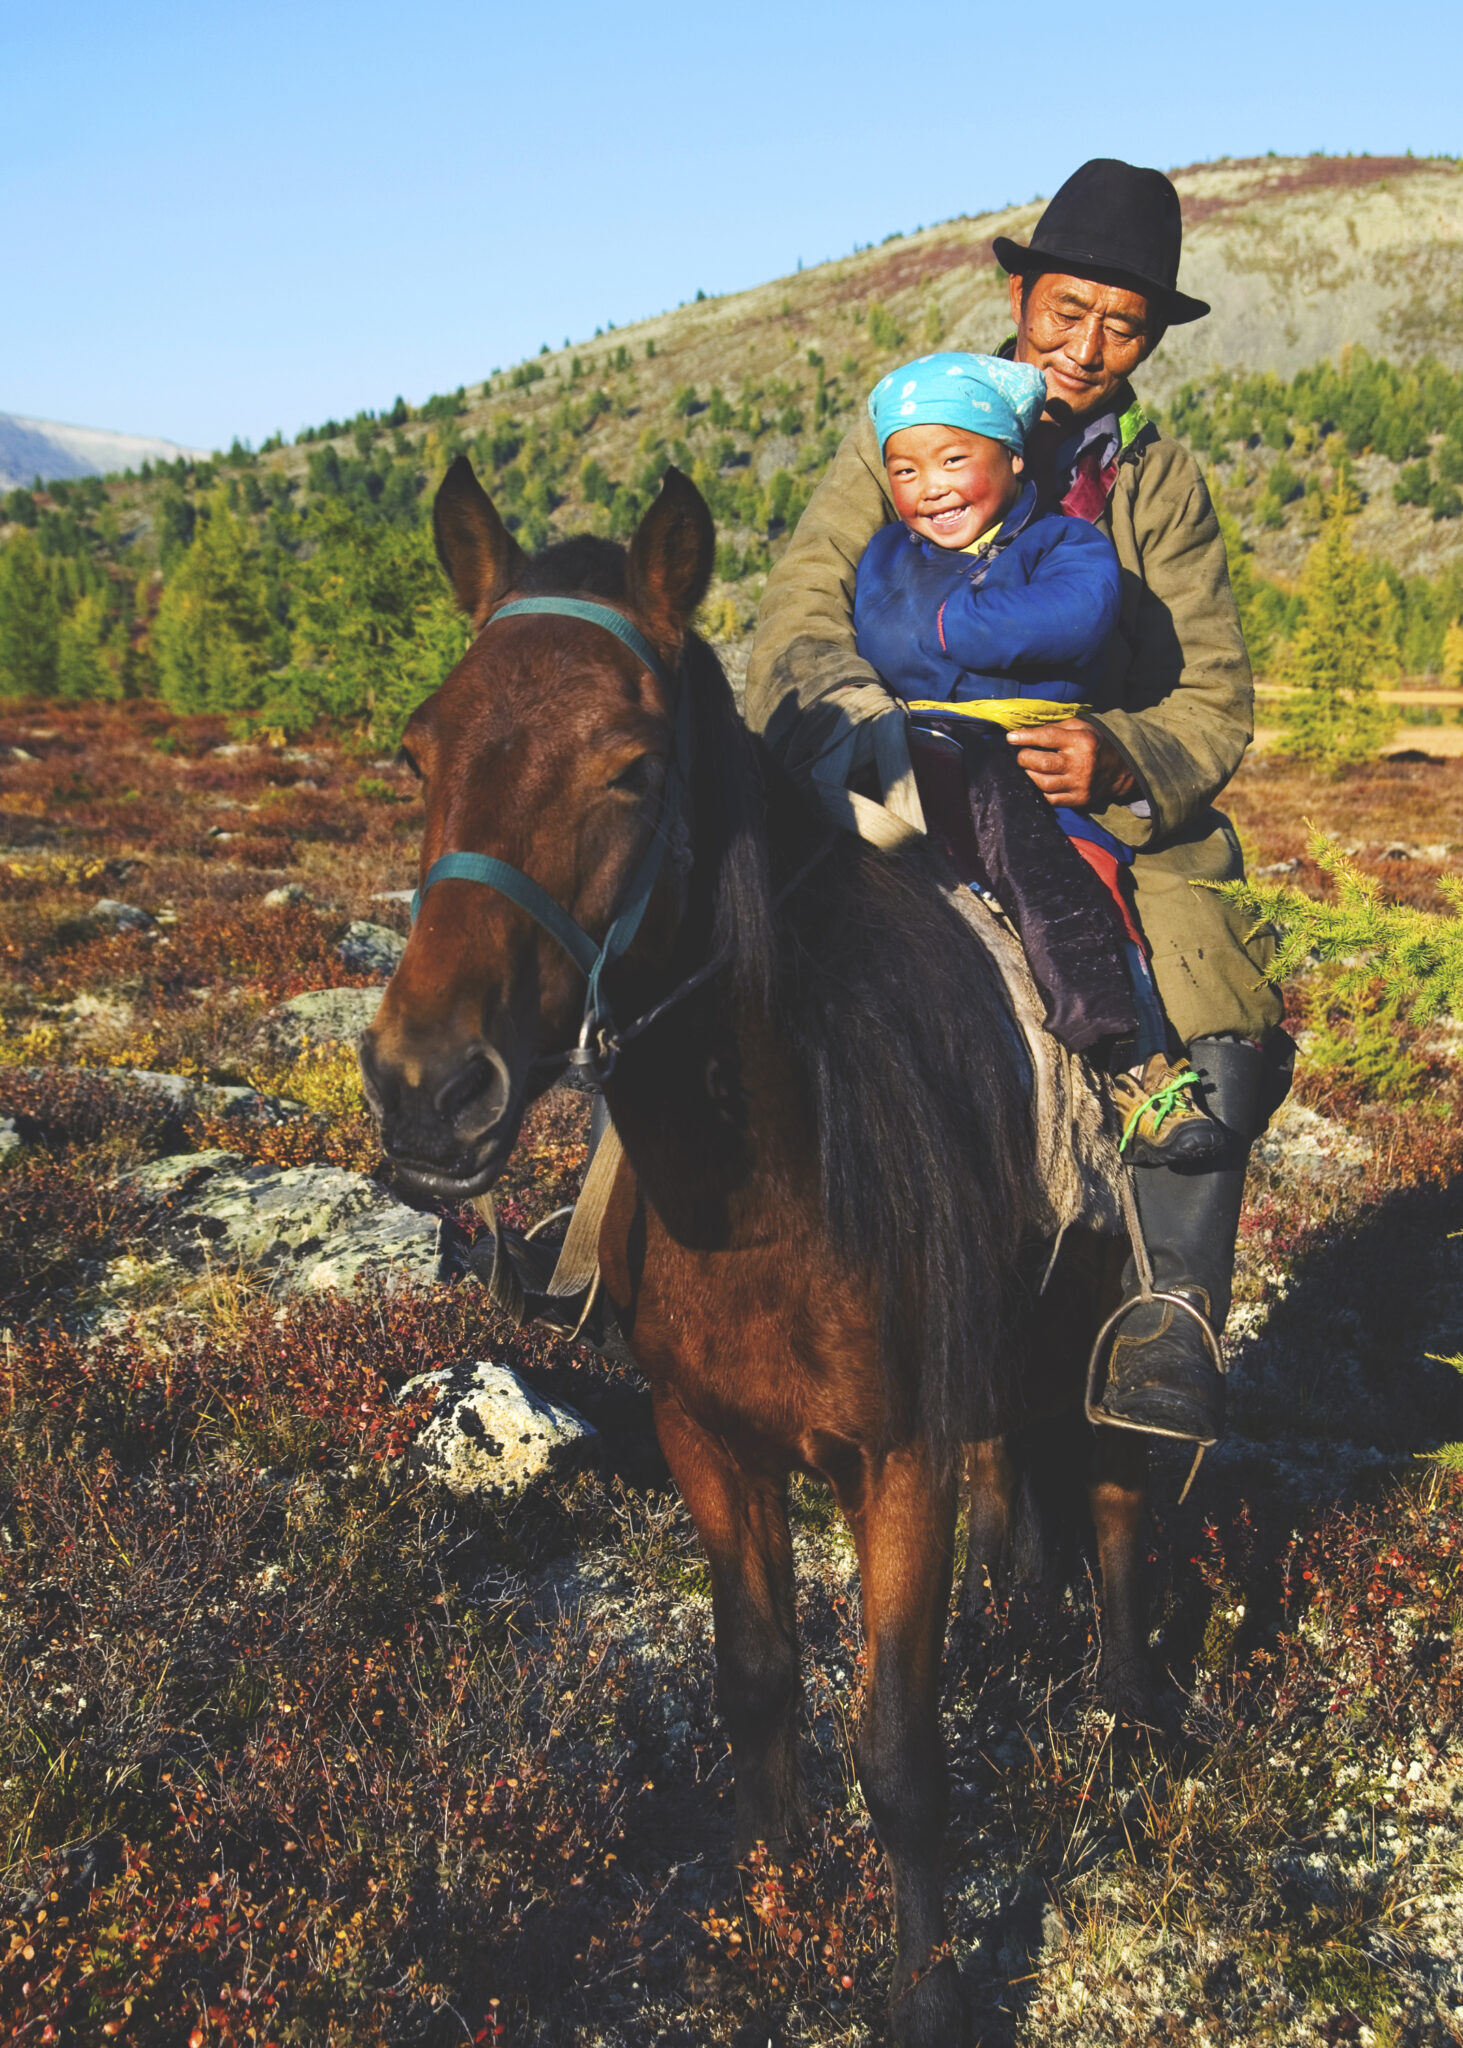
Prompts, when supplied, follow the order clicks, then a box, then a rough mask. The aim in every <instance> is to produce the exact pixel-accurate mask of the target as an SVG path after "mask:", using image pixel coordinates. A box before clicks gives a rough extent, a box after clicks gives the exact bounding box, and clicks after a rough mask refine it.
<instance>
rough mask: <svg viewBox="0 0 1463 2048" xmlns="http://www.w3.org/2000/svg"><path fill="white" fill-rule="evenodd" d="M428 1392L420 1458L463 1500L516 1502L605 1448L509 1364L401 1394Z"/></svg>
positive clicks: (444, 1374) (429, 1377)
mask: <svg viewBox="0 0 1463 2048" xmlns="http://www.w3.org/2000/svg"><path fill="white" fill-rule="evenodd" d="M423 1389H429V1390H430V1391H431V1392H432V1393H433V1394H434V1396H435V1401H434V1405H433V1409H432V1413H431V1416H430V1417H429V1419H428V1421H427V1423H426V1424H425V1426H424V1427H423V1429H422V1432H421V1434H420V1435H419V1436H418V1438H417V1441H416V1448H415V1456H416V1458H417V1460H418V1461H419V1462H420V1464H421V1465H422V1466H423V1468H424V1469H425V1470H426V1471H428V1472H430V1473H431V1474H432V1475H433V1476H434V1477H435V1478H437V1479H438V1480H439V1481H440V1482H441V1484H442V1485H443V1486H445V1487H446V1489H447V1491H448V1492H449V1493H452V1494H456V1495H457V1496H458V1497H459V1499H464V1498H469V1497H476V1498H478V1499H482V1500H492V1501H506V1500H511V1499H512V1498H513V1497H514V1496H515V1495H517V1494H520V1493H522V1492H523V1491H524V1490H525V1488H527V1487H530V1486H532V1485H533V1484H534V1483H535V1482H536V1481H538V1480H540V1479H546V1478H549V1477H551V1476H553V1475H555V1474H557V1473H561V1472H565V1471H569V1470H572V1469H573V1468H574V1467H575V1466H577V1465H579V1464H581V1463H583V1462H584V1460H585V1459H587V1458H589V1457H592V1456H593V1455H594V1453H595V1451H596V1450H597V1449H598V1445H599V1432H598V1430H596V1429H595V1428H594V1427H593V1425H592V1424H590V1423H588V1422H586V1421H585V1419H584V1417H583V1416H582V1415H580V1414H579V1413H578V1412H577V1411H576V1410H575V1409H573V1408H568V1407H564V1406H561V1405H560V1403H558V1402H557V1401H546V1400H545V1399H544V1398H543V1396H542V1395H541V1394H535V1393H534V1391H533V1389H532V1388H531V1387H528V1386H525V1385H524V1383H523V1381H522V1380H521V1379H519V1377H518V1375H517V1373H515V1372H510V1371H509V1369H508V1367H507V1366H506V1365H493V1364H490V1363H489V1362H488V1361H486V1360H480V1361H478V1362H477V1363H476V1364H470V1365H460V1366H450V1367H447V1368H446V1369H444V1370H443V1371H441V1372H428V1373H422V1374H420V1375H419V1376H418V1377H417V1378H416V1379H413V1380H408V1381H407V1383H406V1385H405V1386H404V1387H403V1388H402V1390H401V1391H402V1395H403V1397H404V1396H406V1395H407V1394H411V1393H418V1392H420V1391H422V1390H423Z"/></svg>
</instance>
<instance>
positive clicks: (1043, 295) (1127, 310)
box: [1011, 271, 1163, 419]
mask: <svg viewBox="0 0 1463 2048" xmlns="http://www.w3.org/2000/svg"><path fill="white" fill-rule="evenodd" d="M1011 314H1012V317H1013V318H1014V320H1015V322H1016V360H1017V362H1018V363H1032V364H1034V365H1035V367H1036V368H1037V369H1038V370H1044V371H1045V372H1046V396H1047V409H1046V411H1045V412H1044V413H1043V415H1042V417H1043V418H1044V419H1052V418H1057V419H1066V418H1068V417H1071V418H1073V419H1084V418H1086V417H1088V416H1089V415H1090V414H1092V413H1099V412H1102V411H1103V410H1104V408H1105V406H1106V402H1107V400H1108V399H1110V398H1111V397H1112V394H1113V393H1114V391H1116V390H1117V388H1118V386H1119V385H1120V384H1121V383H1122V382H1123V380H1124V378H1126V377H1130V376H1131V375H1132V373H1133V371H1134V370H1136V369H1137V367H1138V365H1139V363H1141V362H1142V361H1143V360H1144V358H1145V357H1147V356H1150V355H1152V353H1153V351H1154V349H1155V348H1157V346H1158V343H1159V341H1160V339H1161V338H1162V335H1163V328H1162V326H1161V325H1160V324H1159V323H1158V322H1157V321H1156V320H1155V319H1154V318H1153V314H1152V311H1151V309H1150V307H1149V303H1148V300H1147V299H1146V298H1145V297H1144V296H1143V294H1142V292H1133V291H1128V290H1126V289H1125V288H1124V287H1123V286H1122V285H1116V284H1094V283H1093V282H1092V281H1091V279H1090V278H1085V277H1063V276H1061V275H1059V274H1058V273H1057V272H1055V271H1051V272H1044V273H1043V274H1042V275H1041V276H1040V277H1038V278H1037V279H1036V280H1035V281H1034V283H1033V284H1032V286H1031V289H1030V290H1029V291H1028V292H1027V294H1026V297H1025V303H1024V304H1023V302H1022V295H1021V279H1020V278H1019V277H1013V278H1012V279H1011ZM1054 400H1060V402H1061V405H1062V406H1063V407H1064V408H1065V410H1064V411H1060V412H1057V413H1053V410H1052V405H1053V401H1054Z"/></svg>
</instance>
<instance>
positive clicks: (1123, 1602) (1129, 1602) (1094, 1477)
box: [1088, 1429, 1153, 1720]
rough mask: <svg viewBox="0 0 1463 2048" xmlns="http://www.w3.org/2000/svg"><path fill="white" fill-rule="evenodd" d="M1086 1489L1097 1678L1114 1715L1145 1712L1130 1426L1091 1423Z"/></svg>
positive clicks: (1134, 1442) (1138, 1461)
mask: <svg viewBox="0 0 1463 2048" xmlns="http://www.w3.org/2000/svg"><path fill="white" fill-rule="evenodd" d="M1092 1436H1093V1443H1092V1464H1091V1475H1090V1478H1089V1482H1088V1495H1089V1498H1090V1500H1091V1503H1092V1522H1093V1527H1094V1528H1095V1530H1096V1532H1097V1560H1098V1564H1099V1566H1100V1567H1101V1571H1102V1658H1101V1661H1100V1662H1099V1664H1098V1669H1097V1683H1098V1688H1099V1691H1100V1692H1101V1695H1102V1701H1103V1704H1104V1705H1105V1706H1106V1707H1108V1708H1110V1709H1111V1710H1112V1712H1113V1713H1115V1714H1125V1715H1132V1716H1133V1717H1135V1718H1137V1719H1139V1720H1143V1719H1146V1718H1147V1717H1148V1715H1149V1714H1150V1713H1151V1712H1152V1706H1153V1684H1152V1678H1151V1675H1150V1673H1149V1669H1148V1615H1147V1602H1146V1600H1145V1599H1144V1592H1143V1509H1144V1506H1145V1505H1146V1502H1147V1499H1148V1445H1147V1443H1146V1441H1145V1440H1144V1438H1143V1437H1142V1436H1141V1435H1140V1434H1139V1433H1138V1432H1137V1431H1135V1430H1130V1429H1095V1430H1094V1431H1093V1432H1092Z"/></svg>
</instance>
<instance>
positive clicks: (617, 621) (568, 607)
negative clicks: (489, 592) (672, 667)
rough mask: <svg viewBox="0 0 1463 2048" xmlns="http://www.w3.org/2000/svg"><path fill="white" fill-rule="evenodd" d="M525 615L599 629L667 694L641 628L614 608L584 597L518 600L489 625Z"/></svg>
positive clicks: (663, 675) (665, 680)
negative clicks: (542, 615)
mask: <svg viewBox="0 0 1463 2048" xmlns="http://www.w3.org/2000/svg"><path fill="white" fill-rule="evenodd" d="M528 612H551V613H552V614H553V615H554V616H555V617H556V618H560V619H582V620H583V621H584V623H585V625H587V626H601V627H603V629H604V631H605V632H606V633H613V634H614V636H615V638H616V639H617V640H619V641H620V642H622V643H623V645H624V646H626V647H628V648H629V650H630V652H631V653H632V654H633V655H634V657H635V659H636V660H637V661H638V662H642V663H643V664H644V666H645V667H646V668H648V669H649V670H650V673H651V674H652V675H653V676H654V677H655V679H656V681H657V682H658V683H661V684H662V685H663V686H664V687H665V688H666V689H667V690H668V689H669V688H670V687H671V679H670V677H669V676H668V675H667V674H666V672H665V663H664V662H663V661H662V660H661V658H660V656H659V655H658V654H657V653H656V651H655V649H654V648H653V647H652V646H651V644H650V642H649V641H648V640H647V639H646V637H645V635H644V634H643V633H642V632H641V630H640V628H639V627H638V626H636V625H634V624H632V622H631V621H630V620H629V619H627V618H626V617H625V614H624V613H623V612H617V611H616V610H615V609H614V608H613V606H611V605H607V604H594V603H592V602H591V601H590V600H589V599H588V598H586V597H520V598H516V599H515V600H514V602H513V603H512V604H505V605H503V606H501V607H500V608H499V610H497V611H495V612H494V613H493V616H492V618H491V619H489V621H488V624H489V625H490V626H495V625H496V624H497V623H498V621H499V619H517V618H522V617H523V616H524V615H525V614H526V613H528Z"/></svg>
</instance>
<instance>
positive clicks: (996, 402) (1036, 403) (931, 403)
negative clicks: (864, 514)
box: [869, 352, 1046, 458]
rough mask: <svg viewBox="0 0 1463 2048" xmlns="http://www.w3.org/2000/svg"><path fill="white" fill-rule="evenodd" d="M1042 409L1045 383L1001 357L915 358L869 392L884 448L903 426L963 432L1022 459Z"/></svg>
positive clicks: (872, 416) (1026, 367)
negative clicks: (1002, 445) (995, 443)
mask: <svg viewBox="0 0 1463 2048" xmlns="http://www.w3.org/2000/svg"><path fill="white" fill-rule="evenodd" d="M1045 404H1046V378H1045V376H1044V375H1043V374H1042V372H1041V371H1040V370H1038V369H1035V368H1034V367H1033V366H1032V365H1031V364H1030V363H1008V362H1007V361H1006V360H1005V359H1004V357H1001V356H976V355H956V354H953V353H950V352H946V353H944V354H941V355H937V356H917V357H916V358H915V360H914V361H913V362H912V363H905V364H903V366H902V367H901V368H899V369H897V370H891V371H890V372H889V375H888V376H887V377H881V378H880V380H879V382H878V383H877V384H876V385H875V386H874V388H873V390H872V391H871V392H870V393H869V418H870V419H871V420H872V421H873V423H874V430H875V432H876V433H877V434H878V436H879V454H880V456H881V458H882V456H883V453H884V443H885V442H886V441H887V440H888V439H889V436H890V435H891V434H897V433H898V432H899V429H900V428H901V427H926V426H937V427H963V428H964V429H965V431H966V432H967V433H968V434H981V435H983V436H984V437H985V439H986V440H988V441H1004V442H1005V444H1006V446H1007V447H1008V448H1014V449H1015V451H1016V453H1017V454H1018V455H1019V454H1021V452H1022V450H1023V449H1024V448H1025V446H1026V436H1027V433H1028V431H1029V430H1030V428H1031V427H1032V426H1034V425H1035V423H1036V421H1037V420H1039V419H1040V418H1041V410H1042V407H1043V406H1044V405H1045Z"/></svg>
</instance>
